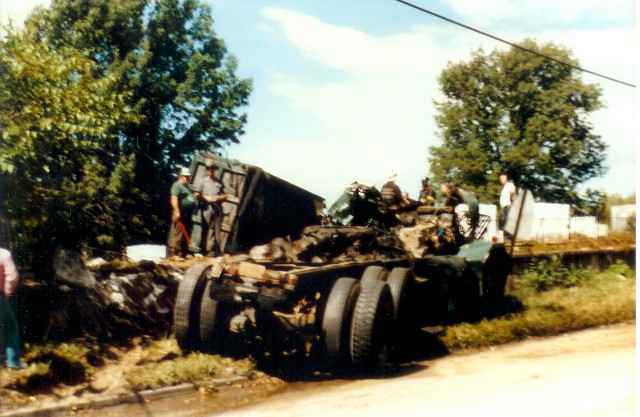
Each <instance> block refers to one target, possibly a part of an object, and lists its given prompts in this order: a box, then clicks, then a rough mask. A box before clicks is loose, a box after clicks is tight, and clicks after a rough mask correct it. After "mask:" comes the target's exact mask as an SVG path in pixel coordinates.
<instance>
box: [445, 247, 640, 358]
mask: <svg viewBox="0 0 640 417" xmlns="http://www.w3.org/2000/svg"><path fill="white" fill-rule="evenodd" d="M507 295H508V297H507V299H511V300H517V301H519V302H520V303H522V306H523V308H522V309H519V310H518V311H515V312H512V313H508V314H506V315H504V316H500V317H496V318H493V319H484V320H482V321H480V322H478V323H461V324H459V325H455V326H449V327H448V328H447V331H446V334H445V335H444V336H443V337H442V341H443V343H444V344H445V345H446V346H447V348H448V349H449V350H461V349H473V348H482V347H488V346H493V345H499V344H504V343H509V342H514V341H519V340H523V339H525V338H528V337H532V336H551V335H558V334H563V333H567V332H571V331H576V330H582V329H586V328H590V327H596V326H601V325H607V324H612V323H621V322H626V321H630V320H634V319H635V315H636V282H635V273H634V272H633V271H632V270H631V268H629V267H628V266H627V265H626V264H624V263H622V262H618V263H615V264H613V265H612V266H611V267H609V268H608V269H607V270H605V271H596V270H592V269H571V268H569V269H566V268H558V265H557V263H556V260H555V259H553V258H552V259H550V260H545V261H542V263H541V264H539V265H535V266H534V267H533V268H532V269H531V270H529V271H527V272H526V273H524V274H523V275H522V276H521V277H519V278H518V279H516V281H515V288H514V289H513V290H512V291H510V292H509V293H508V294H507Z"/></svg>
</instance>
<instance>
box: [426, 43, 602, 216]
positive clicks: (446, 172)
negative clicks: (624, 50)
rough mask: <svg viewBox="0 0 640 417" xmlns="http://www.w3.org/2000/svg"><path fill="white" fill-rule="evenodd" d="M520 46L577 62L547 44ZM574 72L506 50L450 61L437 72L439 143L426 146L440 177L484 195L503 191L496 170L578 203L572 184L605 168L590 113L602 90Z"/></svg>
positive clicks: (550, 198) (544, 194)
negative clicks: (441, 98)
mask: <svg viewBox="0 0 640 417" xmlns="http://www.w3.org/2000/svg"><path fill="white" fill-rule="evenodd" d="M522 46H523V47H524V48H526V49H529V50H532V51H536V52H538V53H539V54H542V55H546V56H549V57H552V58H554V59H556V60H558V61H562V62H567V63H570V64H573V65H576V66H577V64H578V63H577V61H576V60H574V59H572V58H571V54H570V52H569V51H568V50H567V49H566V48H563V47H560V46H556V45H554V44H552V43H546V44H544V45H542V46H539V45H537V44H536V42H535V41H533V40H525V41H524V42H523V43H522ZM576 72H577V70H575V69H574V68H572V67H569V66H567V65H563V64H560V63H559V62H556V61H553V60H549V59H546V58H544V57H542V56H540V55H534V54H532V53H529V52H526V51H523V50H521V49H519V48H515V47H513V48H511V49H510V50H508V51H505V52H500V51H494V52H492V53H490V54H484V53H483V51H482V50H478V51H476V52H475V53H473V57H472V59H471V61H470V62H463V63H457V64H449V65H448V66H447V68H446V69H445V70H443V72H442V73H441V75H440V77H439V83H440V87H441V90H442V92H443V93H444V96H445V99H444V100H442V101H440V102H436V108H437V110H438V114H437V116H436V122H437V125H438V127H439V129H440V136H441V138H442V142H443V143H442V145H440V146H434V147H431V148H430V157H429V162H430V166H431V171H432V173H433V174H434V178H436V180H438V181H452V180H454V181H458V182H459V183H460V184H461V185H462V186H463V187H464V188H466V189H468V190H469V191H473V192H475V193H476V194H478V195H479V196H480V197H481V198H482V199H483V200H485V201H495V202H497V198H498V195H499V192H500V184H499V180H498V177H499V174H500V171H507V172H509V173H510V174H511V177H512V178H513V179H514V182H516V184H517V185H519V186H520V187H524V188H528V189H530V190H531V191H532V192H533V194H534V195H535V196H536V197H537V198H540V199H542V200H543V201H547V202H561V203H573V204H577V203H578V202H579V201H580V196H579V195H578V193H577V192H576V188H577V186H578V185H579V184H581V183H583V182H584V181H586V180H588V179H590V178H593V177H597V176H600V175H602V174H603V173H604V171H605V169H604V167H603V165H602V162H603V161H604V159H605V150H606V145H605V143H604V142H603V141H602V140H601V138H600V137H599V136H597V135H595V134H594V133H593V132H592V127H591V124H590V123H589V121H588V120H587V116H588V115H589V113H590V112H592V111H595V110H597V109H599V108H601V107H602V103H601V102H600V100H599V99H600V95H601V92H600V89H599V88H598V87H596V86H594V85H590V84H584V83H583V82H582V81H581V80H580V78H579V77H578V75H577V73H576Z"/></svg>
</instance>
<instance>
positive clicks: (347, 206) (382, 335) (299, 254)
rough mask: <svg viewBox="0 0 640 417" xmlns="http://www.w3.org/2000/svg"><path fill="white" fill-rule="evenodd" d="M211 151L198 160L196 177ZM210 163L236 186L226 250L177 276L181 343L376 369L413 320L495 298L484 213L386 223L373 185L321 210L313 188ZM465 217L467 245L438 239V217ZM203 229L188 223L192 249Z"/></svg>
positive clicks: (488, 305)
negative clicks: (468, 220) (471, 220)
mask: <svg viewBox="0 0 640 417" xmlns="http://www.w3.org/2000/svg"><path fill="white" fill-rule="evenodd" d="M206 157H207V155H198V156H196V158H195V159H194V161H193V163H192V167H191V169H192V172H193V173H194V175H192V177H191V181H192V185H195V184H196V183H197V181H199V179H200V178H201V177H202V175H203V172H204V168H203V165H204V161H205V158H206ZM216 163H217V165H218V167H219V169H218V171H217V172H216V175H217V176H218V177H219V179H220V180H221V181H222V182H223V183H224V185H225V190H226V192H227V193H229V194H231V195H233V197H232V198H230V199H229V200H228V201H226V202H224V203H223V213H224V214H223V215H224V218H223V221H222V224H223V235H224V237H223V239H222V240H223V242H222V244H223V245H222V246H223V248H224V252H225V255H223V256H222V257H219V258H215V259H211V258H203V262H202V263H199V264H196V265H194V266H192V267H191V268H189V269H188V270H187V271H186V272H185V274H184V276H183V278H182V280H181V282H180V284H179V286H178V291H177V296H176V301H175V306H174V316H173V317H174V331H175V337H176V340H177V342H178V344H179V346H180V348H181V349H182V350H183V351H184V352H189V351H202V352H207V353H230V354H232V355H238V354H240V355H242V354H252V355H253V356H254V357H256V358H257V359H258V360H262V359H264V360H275V359H277V358H279V359H284V360H287V361H289V360H292V359H294V358H295V359H298V360H300V359H301V360H305V361H308V360H313V361H314V363H318V364H323V365H326V367H327V369H329V370H331V371H333V372H356V373H366V372H375V371H376V370H377V369H378V368H379V367H380V366H382V365H384V364H386V363H389V362H394V361H399V360H401V359H400V356H401V355H399V353H398V352H399V351H400V350H401V349H402V345H403V344H405V343H407V341H406V340H405V339H406V336H407V335H408V334H410V332H411V330H412V329H418V328H420V327H423V326H426V325H429V324H440V323H452V322H459V321H464V320H472V319H474V318H477V317H481V316H482V315H486V314H491V312H492V311H495V310H496V309H497V308H498V306H499V305H500V303H501V300H502V298H503V295H504V288H505V284H506V279H507V275H508V274H509V272H510V269H511V257H510V256H509V254H508V253H507V251H506V250H505V247H504V245H502V244H500V243H493V242H490V241H483V240H479V239H480V237H481V236H482V234H483V233H484V232H483V231H482V230H478V229H481V228H482V222H480V223H479V224H480V226H479V227H478V228H476V229H475V230H470V229H469V228H468V227H466V228H465V227H464V226H465V225H464V217H463V216H453V215H451V214H449V215H448V220H447V219H446V218H447V214H446V213H444V214H443V213H441V210H439V209H438V208H434V207H412V208H410V209H409V210H406V211H404V212H401V213H400V212H399V213H396V216H395V219H396V220H397V222H394V223H395V224H389V222H388V221H384V219H385V218H386V219H388V216H386V217H385V216H381V213H380V212H379V210H377V199H378V198H379V193H378V192H377V190H376V189H375V188H374V187H370V186H367V185H363V184H359V183H354V184H352V185H350V186H349V187H347V189H346V190H345V193H344V194H343V196H341V197H340V198H339V199H338V201H337V202H336V203H335V204H334V205H332V206H331V207H330V208H329V210H328V214H326V215H322V206H323V203H324V201H323V200H322V199H321V198H320V197H318V196H316V195H314V194H312V193H309V192H307V191H305V190H302V189H300V188H298V187H296V186H294V185H292V184H289V183H287V182H285V181H283V180H281V179H278V178H276V177H274V176H272V175H270V174H268V173H266V172H264V171H262V170H260V169H259V168H257V167H253V166H250V165H245V164H241V163H239V162H234V161H229V160H226V159H222V158H218V159H217V161H216ZM197 217H198V214H197V213H196V214H195V216H194V222H196V225H197ZM441 218H445V220H444V221H441V220H440V219H441ZM460 219H462V224H461V225H460V226H461V228H460V230H462V231H463V233H465V239H466V241H467V242H468V243H465V244H464V245H462V246H460V247H454V248H452V247H451V246H450V245H449V246H446V245H443V246H438V245H434V244H433V242H434V240H433V239H434V237H433V233H434V231H435V232H436V235H439V236H443V232H442V231H443V230H444V229H446V225H445V226H443V223H446V222H447V221H449V222H451V221H459V220H460ZM485 230H486V229H485ZM438 231H439V232H438ZM199 233H200V230H199V229H198V227H194V231H193V232H192V238H191V242H192V245H193V246H194V247H193V248H192V249H193V250H194V251H197V249H198V245H199V242H200V240H199V237H198V236H199ZM298 235H299V236H300V238H299V239H297V240H293V241H292V240H291V239H286V238H282V237H279V236H298ZM436 240H437V239H436ZM429 242H431V243H429ZM292 363H293V362H292Z"/></svg>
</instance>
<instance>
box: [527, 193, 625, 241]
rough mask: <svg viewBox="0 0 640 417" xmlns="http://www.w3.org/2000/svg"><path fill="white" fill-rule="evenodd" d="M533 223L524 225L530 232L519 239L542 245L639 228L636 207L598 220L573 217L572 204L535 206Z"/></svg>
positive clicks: (616, 208)
mask: <svg viewBox="0 0 640 417" xmlns="http://www.w3.org/2000/svg"><path fill="white" fill-rule="evenodd" d="M533 213H534V214H533V221H532V222H531V223H526V222H525V223H523V224H525V225H526V226H525V227H527V228H530V229H529V230H526V229H525V230H521V232H522V233H520V231H519V233H518V235H519V236H528V237H529V238H528V239H526V240H535V241H539V242H545V243H550V242H558V241H562V240H567V239H569V236H570V235H581V236H585V237H590V238H599V237H604V236H607V235H608V234H609V233H611V232H621V231H630V230H629V229H630V228H634V227H635V214H636V212H635V204H629V205H625V206H613V207H612V208H611V218H610V219H606V220H605V219H599V218H597V217H595V216H571V212H570V207H569V205H568V204H552V203H538V202H536V203H535V204H534V209H533Z"/></svg>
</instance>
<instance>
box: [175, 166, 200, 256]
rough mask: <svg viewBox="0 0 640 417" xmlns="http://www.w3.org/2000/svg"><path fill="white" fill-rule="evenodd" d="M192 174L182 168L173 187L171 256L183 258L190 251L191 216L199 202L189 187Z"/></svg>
mask: <svg viewBox="0 0 640 417" xmlns="http://www.w3.org/2000/svg"><path fill="white" fill-rule="evenodd" d="M189 177H190V172H189V169H188V168H182V169H181V170H180V173H179V174H178V179H177V180H176V181H175V182H174V183H173V185H172V186H171V198H170V203H171V220H172V221H173V225H172V228H171V233H170V237H169V248H170V250H169V256H170V257H173V258H181V257H184V256H185V255H186V254H187V250H188V249H189V241H190V238H189V234H190V233H191V226H192V221H191V215H192V214H193V211H194V209H195V208H196V206H197V201H196V198H195V196H194V195H193V193H192V192H191V190H190V189H189V187H188V186H187V185H188V184H189Z"/></svg>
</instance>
